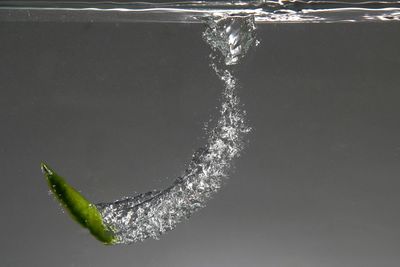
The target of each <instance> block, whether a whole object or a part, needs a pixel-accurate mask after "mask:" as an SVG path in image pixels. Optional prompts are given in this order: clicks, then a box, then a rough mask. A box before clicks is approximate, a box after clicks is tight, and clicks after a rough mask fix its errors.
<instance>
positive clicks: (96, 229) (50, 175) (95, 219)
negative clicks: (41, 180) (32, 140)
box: [41, 163, 115, 245]
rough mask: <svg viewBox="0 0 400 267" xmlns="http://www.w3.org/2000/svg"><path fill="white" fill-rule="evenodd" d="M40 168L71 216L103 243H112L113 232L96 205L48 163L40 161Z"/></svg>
mask: <svg viewBox="0 0 400 267" xmlns="http://www.w3.org/2000/svg"><path fill="white" fill-rule="evenodd" d="M41 168H42V171H43V174H44V176H45V177H46V180H47V182H48V184H49V187H50V189H51V191H52V192H53V193H54V196H55V197H56V198H57V200H58V201H59V202H60V203H61V204H62V206H63V207H64V208H65V210H67V211H68V212H69V214H70V215H71V217H72V218H73V219H75V220H76V221H77V222H78V223H79V224H81V225H82V226H83V227H85V228H87V229H89V231H90V233H91V234H92V235H93V236H94V237H96V238H97V239H98V240H100V241H101V242H103V243H104V244H107V245H109V244H114V243H115V237H114V234H113V233H112V231H111V230H110V229H108V228H107V227H106V226H105V225H104V224H103V220H102V217H101V215H100V212H99V211H98V210H97V208H96V206H95V205H94V204H92V203H90V202H89V201H88V200H87V199H86V198H85V197H83V196H82V195H81V194H80V193H79V192H78V191H76V190H75V189H74V188H73V187H72V186H70V185H69V184H68V183H67V182H65V180H64V179H63V178H62V177H61V176H59V175H58V174H57V173H55V172H54V171H53V170H52V169H50V168H49V166H48V165H46V164H44V163H42V164H41Z"/></svg>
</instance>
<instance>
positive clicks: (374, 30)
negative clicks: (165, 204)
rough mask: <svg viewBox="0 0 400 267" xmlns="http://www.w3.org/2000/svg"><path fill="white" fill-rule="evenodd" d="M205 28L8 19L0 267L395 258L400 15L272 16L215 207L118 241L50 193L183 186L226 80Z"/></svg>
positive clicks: (1, 103)
mask: <svg viewBox="0 0 400 267" xmlns="http://www.w3.org/2000/svg"><path fill="white" fill-rule="evenodd" d="M203 30H204V26H203V25H201V24H161V23H111V22H110V23H54V22H53V23H48V22H41V23H30V22H2V23H1V24H0V36H1V40H2V41H1V42H0V51H1V52H0V88H1V92H2V97H1V98H0V111H1V112H0V122H1V128H0V129H1V131H0V137H1V140H3V142H2V144H1V145H0V159H1V161H0V162H1V163H0V175H1V176H0V177H1V181H2V186H1V187H0V193H1V194H0V200H1V202H0V203H1V210H2V220H1V221H0V226H1V228H2V229H3V242H2V245H1V250H0V251H1V254H0V255H1V262H2V266H27V265H30V266H36V265H40V266H54V265H57V266H174V267H175V266H285V267H286V266H294V267H298V266H306V267H312V266H316V267H319V266H332V267H333V266H352V267H354V266H357V267H358V266H360V267H361V266H362V267H365V266H371V267H375V266H390V267H391V266H393V267H394V266H398V263H399V261H400V258H399V255H400V254H399V247H400V229H399V227H398V225H399V222H400V216H399V215H398V210H399V203H400V202H399V200H400V199H399V195H398V190H397V188H398V186H399V180H398V177H399V174H400V165H399V160H400V141H399V136H400V125H399V123H398V121H399V120H398V114H400V113H399V112H400V106H399V105H398V99H399V97H400V93H399V91H398V88H397V86H398V84H399V82H400V77H399V75H398V71H397V70H398V68H399V67H400V52H399V50H398V47H399V45H400V39H399V37H398V36H399V34H398V33H399V29H398V24H397V23H395V22H390V23H378V24H370V23H360V24H268V25H259V26H258V30H257V32H258V38H259V39H260V40H261V43H260V45H259V46H258V47H257V48H256V49H253V50H251V51H250V52H249V54H248V55H247V57H246V58H245V59H244V60H243V62H242V63H241V65H240V66H238V70H237V72H236V75H237V78H238V79H239V80H240V88H239V89H238V92H237V93H238V95H239V96H240V98H241V101H242V103H244V104H245V109H246V111H247V121H248V123H249V124H250V125H251V127H252V128H253V130H252V132H251V133H250V134H249V135H248V144H247V145H246V149H245V150H244V151H243V153H242V156H241V158H240V159H239V160H237V161H236V162H235V165H234V171H233V173H231V175H230V178H229V180H226V181H225V184H224V186H223V188H222V190H221V192H219V193H218V194H217V195H215V197H214V198H213V199H212V200H211V201H210V202H209V203H208V205H207V208H205V209H202V210H201V211H199V212H198V213H196V214H195V215H194V216H193V217H192V218H191V219H190V221H187V222H186V223H183V224H181V225H179V227H177V228H176V229H175V230H174V231H172V232H169V233H168V234H166V235H165V236H163V237H162V238H161V239H160V240H148V241H145V242H143V243H136V244H132V245H129V246H112V247H106V246H103V245H102V244H100V243H98V241H96V240H95V239H94V238H92V237H91V236H90V235H89V234H88V233H87V231H86V230H84V229H81V228H80V227H79V226H78V225H77V224H75V223H74V222H73V221H71V220H70V218H68V216H67V215H66V214H63V212H62V211H61V208H59V207H58V204H57V203H56V202H55V201H53V200H52V197H50V196H49V195H48V193H47V192H48V188H47V185H46V183H45V181H44V179H43V177H42V174H41V173H40V169H39V163H40V161H42V160H46V161H47V162H48V163H49V164H51V165H52V166H54V167H55V168H57V170H58V171H59V172H60V174H62V175H64V176H65V177H68V179H69V181H70V182H71V183H72V184H73V185H74V186H75V187H76V188H79V189H80V190H82V192H84V193H85V194H86V195H87V197H88V198H89V199H91V200H93V201H94V202H100V201H107V200H109V201H112V200H115V199H117V198H120V197H121V196H130V195H131V194H132V193H133V192H145V191H148V190H152V189H154V188H162V187H165V186H168V185H169V184H171V182H172V181H174V179H175V178H176V177H177V176H178V175H180V174H181V171H182V170H183V169H184V168H185V165H186V164H187V161H188V159H189V158H190V156H191V155H192V153H193V152H194V150H195V149H196V148H198V147H201V146H202V145H203V144H204V143H205V142H206V134H205V131H204V122H207V121H209V120H210V119H215V118H216V117H218V108H219V104H220V100H221V97H220V96H221V88H222V87H223V84H222V83H221V81H220V80H219V78H218V76H217V75H215V73H214V70H213V69H212V68H210V66H209V64H210V61H209V57H208V55H209V53H210V49H209V47H208V46H207V44H206V43H205V42H204V41H203V40H202V32H203Z"/></svg>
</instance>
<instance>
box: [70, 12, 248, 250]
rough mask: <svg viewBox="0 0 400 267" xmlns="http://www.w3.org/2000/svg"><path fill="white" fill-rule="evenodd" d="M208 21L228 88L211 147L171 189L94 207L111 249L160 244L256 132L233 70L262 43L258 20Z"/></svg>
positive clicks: (213, 188) (215, 61)
mask: <svg viewBox="0 0 400 267" xmlns="http://www.w3.org/2000/svg"><path fill="white" fill-rule="evenodd" d="M205 22H206V30H205V31H204V33H203V39H204V40H205V41H206V42H207V43H208V44H209V45H210V46H211V48H212V51H213V52H212V53H211V56H210V58H211V59H212V63H211V66H212V67H213V69H214V70H215V71H216V74H217V75H218V77H219V78H220V79H221V81H222V82H223V84H224V90H223V92H222V99H221V107H220V111H219V119H218V120H217V122H216V126H215V127H214V128H213V129H212V130H211V131H209V136H208V139H207V143H206V145H204V146H203V147H201V148H200V149H198V150H197V151H196V152H195V153H194V154H193V156H192V159H191V161H190V163H189V164H188V167H187V169H186V170H185V171H184V173H183V174H182V175H181V176H180V177H179V178H177V179H176V180H175V182H174V183H173V184H172V185H171V186H170V187H168V188H166V189H163V190H158V191H150V192H147V193H143V194H139V195H137V196H134V197H128V198H125V199H122V200H117V201H114V202H111V203H98V204H95V205H94V207H95V208H96V210H97V211H98V212H99V214H100V215H101V218H102V223H103V224H104V227H105V229H107V230H110V231H111V232H112V241H111V242H110V243H111V244H129V243H132V242H136V241H143V240H145V239H148V238H155V239H158V238H159V236H160V235H162V234H164V233H165V232H167V231H170V230H172V229H174V228H175V227H176V225H177V224H178V223H179V222H181V221H183V220H184V219H187V218H189V217H190V216H191V215H192V214H193V213H194V212H196V211H197V210H199V209H200V208H203V207H205V204H206V202H207V200H209V199H210V198H211V197H212V196H213V195H214V194H215V193H216V192H217V191H218V190H219V189H220V187H221V185H222V181H223V178H225V177H227V176H228V174H229V169H230V167H231V166H232V161H233V159H234V158H236V157H238V156H239V154H240V152H241V151H242V149H243V146H244V137H245V135H246V133H248V132H249V131H250V128H249V127H248V126H247V125H246V122H245V112H244V110H242V109H241V104H240V101H239V97H238V96H237V95H236V88H237V80H236V79H235V77H234V76H233V74H232V73H233V71H232V66H233V65H236V64H238V63H239V61H240V60H241V59H242V58H243V57H244V56H245V54H246V53H247V51H248V50H249V49H250V47H251V46H253V45H254V44H255V43H256V38H255V24H254V18H253V17H252V16H235V17H231V16H221V17H213V18H208V19H207V20H206V21H205ZM72 207H73V205H72ZM67 208H68V207H67ZM69 208H71V206H70V207H69ZM89 229H90V228H89Z"/></svg>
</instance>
